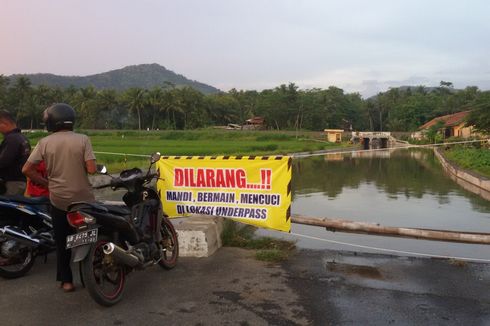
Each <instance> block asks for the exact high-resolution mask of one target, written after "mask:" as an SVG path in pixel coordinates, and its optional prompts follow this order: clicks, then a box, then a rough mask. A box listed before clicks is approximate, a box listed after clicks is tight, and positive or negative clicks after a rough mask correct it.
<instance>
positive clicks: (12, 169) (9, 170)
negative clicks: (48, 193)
mask: <svg viewBox="0 0 490 326" xmlns="http://www.w3.org/2000/svg"><path fill="white" fill-rule="evenodd" d="M0 132H1V133H2V134H3V141H2V143H1V144H0V178H1V179H2V180H3V181H4V182H5V190H4V191H5V195H22V194H24V191H25V188H26V177H25V176H24V175H23V174H22V172H21V170H22V166H23V165H24V163H25V162H26V160H27V157H29V153H30V152H31V145H30V144H29V141H28V140H27V138H26V137H25V136H24V135H22V133H21V132H20V129H19V128H17V124H16V122H15V120H14V118H13V117H12V115H11V114H10V113H9V112H8V111H4V110H2V111H0Z"/></svg>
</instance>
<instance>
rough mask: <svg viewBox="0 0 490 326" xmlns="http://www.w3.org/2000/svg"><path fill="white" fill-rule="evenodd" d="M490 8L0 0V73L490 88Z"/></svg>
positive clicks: (350, 88) (341, 1) (361, 88)
mask: <svg viewBox="0 0 490 326" xmlns="http://www.w3.org/2000/svg"><path fill="white" fill-rule="evenodd" d="M489 17H490V1H487V0H481V1H479V0H467V1H462V0H459V1H453V0H444V1H439V0H423V1H422V0H409V1H408V0H407V1H403V0H386V1H385V0H369V1H368V0H318V1H316V0H294V1H293V0H172V1H167V0H42V1H40V0H0V74H3V75H7V76H8V75H11V74H16V73H53V74H58V75H77V76H86V75H91V74H96V73H101V72H105V71H109V70H114V69H120V68H123V67H125V66H128V65H136V64H143V63H158V64H160V65H162V66H164V67H166V68H167V69H169V70H172V71H174V72H176V73H179V74H182V75H184V76H186V77H187V78H189V79H193V80H197V81H200V82H203V83H206V84H209V85H212V86H214V87H217V88H219V89H221V90H223V91H228V90H230V89H231V88H236V89H244V90H251V89H253V90H262V89H268V88H274V87H277V86H279V85H280V84H288V83H290V82H292V83H295V84H296V85H297V86H299V87H300V88H301V89H311V88H328V87H329V86H336V87H340V88H342V89H344V91H346V92H359V93H360V94H361V95H363V96H364V97H368V96H371V95H374V94H376V93H378V92H380V91H386V90H388V89H389V88H390V87H398V86H403V85H414V86H415V85H424V86H439V83H440V81H441V80H443V81H450V82H452V83H453V84H454V87H455V88H465V87H467V86H478V87H479V88H480V89H482V90H488V89H490V19H489Z"/></svg>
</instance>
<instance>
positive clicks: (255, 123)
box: [242, 117, 265, 130]
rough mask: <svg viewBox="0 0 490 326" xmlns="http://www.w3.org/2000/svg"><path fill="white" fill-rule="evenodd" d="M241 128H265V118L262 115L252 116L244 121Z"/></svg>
mask: <svg viewBox="0 0 490 326" xmlns="http://www.w3.org/2000/svg"><path fill="white" fill-rule="evenodd" d="M242 129H252V130H262V129H265V119H264V118H262V117H253V118H251V119H248V120H246V121H245V124H244V125H243V126H242Z"/></svg>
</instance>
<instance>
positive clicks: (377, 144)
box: [351, 131, 397, 149]
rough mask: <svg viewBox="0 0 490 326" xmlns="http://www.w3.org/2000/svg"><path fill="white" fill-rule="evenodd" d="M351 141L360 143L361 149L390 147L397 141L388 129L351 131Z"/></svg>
mask: <svg viewBox="0 0 490 326" xmlns="http://www.w3.org/2000/svg"><path fill="white" fill-rule="evenodd" d="M351 141H352V142H353V143H360V144H361V145H362V147H363V149H377V148H391V147H395V145H396V142H397V140H396V139H395V138H394V137H393V136H391V132H389V131H353V132H352V137H351Z"/></svg>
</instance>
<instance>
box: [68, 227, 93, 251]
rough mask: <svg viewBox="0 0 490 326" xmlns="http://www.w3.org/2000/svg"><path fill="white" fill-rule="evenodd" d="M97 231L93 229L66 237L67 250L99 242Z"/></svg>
mask: <svg viewBox="0 0 490 326" xmlns="http://www.w3.org/2000/svg"><path fill="white" fill-rule="evenodd" d="M97 230H98V229H92V230H88V231H84V232H79V233H75V234H71V235H69V236H67V237H66V249H70V248H74V247H78V246H83V245H86V244H90V243H94V242H96V241H97Z"/></svg>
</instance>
